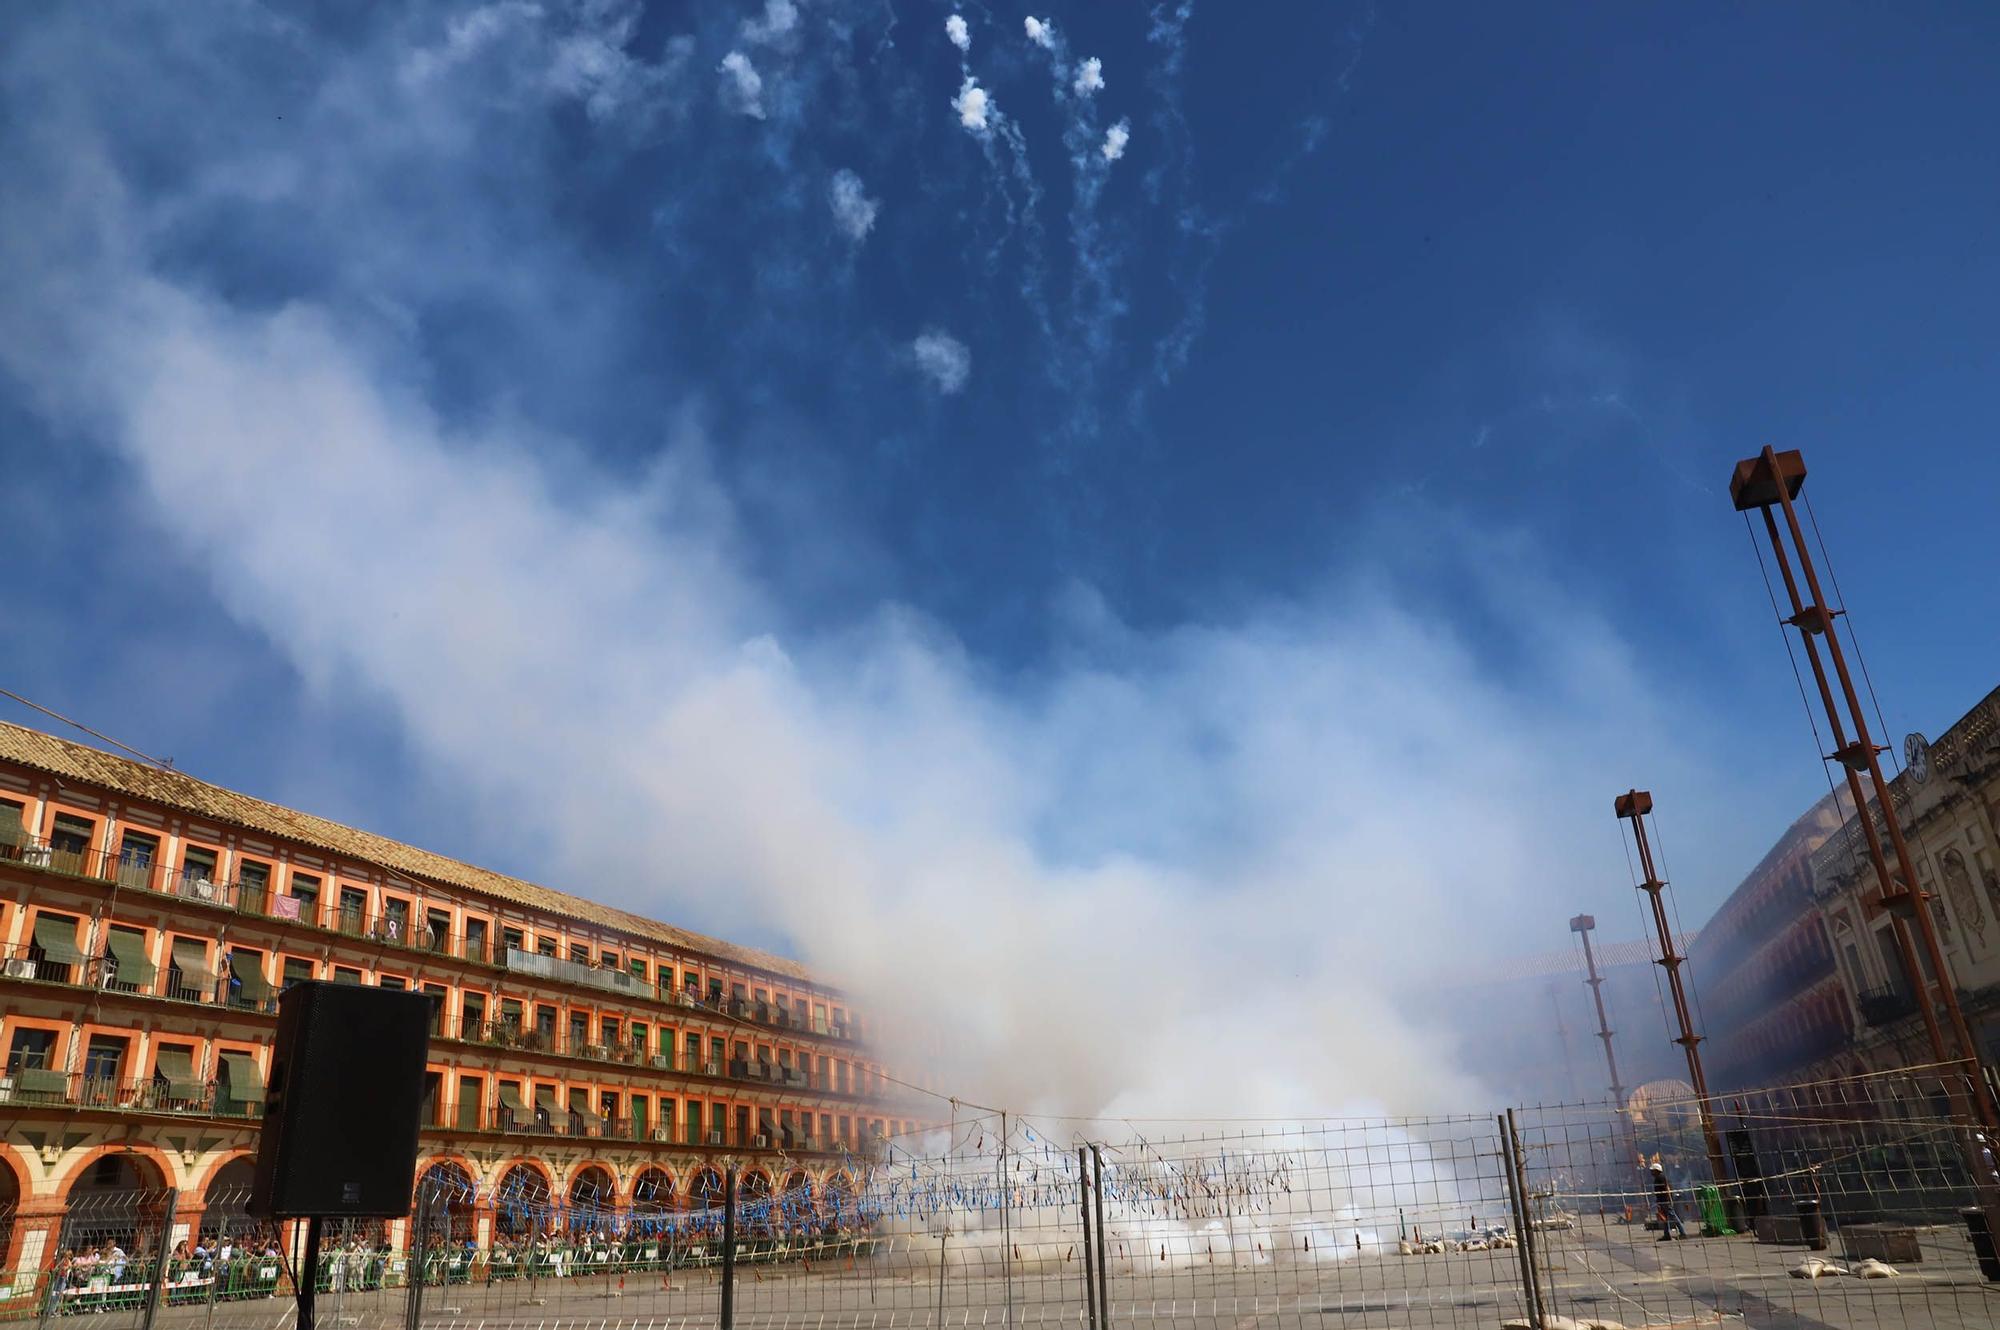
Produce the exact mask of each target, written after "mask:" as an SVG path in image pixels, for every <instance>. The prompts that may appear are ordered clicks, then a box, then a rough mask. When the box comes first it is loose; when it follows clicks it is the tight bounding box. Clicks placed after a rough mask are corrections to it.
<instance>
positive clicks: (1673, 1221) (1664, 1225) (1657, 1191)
mask: <svg viewBox="0 0 2000 1330" xmlns="http://www.w3.org/2000/svg"><path fill="white" fill-rule="evenodd" d="M1652 1168H1653V1204H1654V1206H1655V1207H1656V1208H1657V1209H1658V1211H1659V1216H1660V1241H1661V1242H1672V1241H1673V1240H1674V1233H1675V1232H1676V1231H1678V1232H1679V1233H1680V1235H1681V1237H1682V1238H1686V1237H1687V1235H1688V1231H1687V1225H1686V1224H1683V1223H1682V1222H1681V1217H1680V1215H1679V1213H1678V1212H1676V1211H1675V1209H1674V1188H1673V1184H1671V1183H1669V1182H1668V1181H1667V1170H1666V1169H1664V1168H1661V1167H1660V1161H1659V1160H1657V1159H1655V1160H1654V1161H1653V1165H1652Z"/></svg>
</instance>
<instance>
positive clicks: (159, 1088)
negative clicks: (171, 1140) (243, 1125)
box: [0, 1066, 264, 1119]
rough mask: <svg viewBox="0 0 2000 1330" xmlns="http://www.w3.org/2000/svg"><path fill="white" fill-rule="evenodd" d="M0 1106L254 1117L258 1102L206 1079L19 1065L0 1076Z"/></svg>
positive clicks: (258, 1110) (261, 1106)
mask: <svg viewBox="0 0 2000 1330" xmlns="http://www.w3.org/2000/svg"><path fill="white" fill-rule="evenodd" d="M0 1104H5V1105H7V1106H8V1107H9V1108H12V1109H16V1110H18V1109H24V1108H36V1107H43V1106H47V1107H55V1108H91V1109H103V1110H106V1111H108V1112H118V1113H168V1114H173V1115H175V1116H179V1117H198V1118H252V1119H254V1118H260V1117H262V1116H263V1115H264V1100H263V1096H262V1089H261V1087H259V1091H258V1097H257V1098H255V1099H251V1100H240V1099H232V1098H230V1097H229V1095H228V1092H227V1088H226V1087H225V1086H222V1085H220V1084H218V1083H216V1082H209V1081H169V1080H166V1079H165V1078H163V1077H158V1076H148V1077H143V1078H140V1079H138V1080H127V1079H122V1078H117V1077H100V1076H90V1075H86V1074H85V1073H83V1072H64V1071H55V1070H49V1069H44V1068H41V1067H37V1066H20V1067H16V1068H15V1069H13V1070H11V1071H9V1072H7V1073H6V1074H5V1075H0Z"/></svg>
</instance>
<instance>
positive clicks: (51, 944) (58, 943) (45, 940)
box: [35, 914, 83, 965]
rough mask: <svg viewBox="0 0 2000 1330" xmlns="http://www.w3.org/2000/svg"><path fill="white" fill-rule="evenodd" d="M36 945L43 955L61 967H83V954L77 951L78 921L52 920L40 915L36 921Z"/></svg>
mask: <svg viewBox="0 0 2000 1330" xmlns="http://www.w3.org/2000/svg"><path fill="white" fill-rule="evenodd" d="M35 945H36V946H38V947H40V948H41V949H42V954H43V955H45V956H47V957H48V958H49V959H50V960H52V961H55V962H56V963H57V964H59V965H81V964H82V963H83V953H82V952H80V951H78V950H77V949H76V920H74V919H67V920H65V919H52V918H50V917H49V916H48V915H45V914H44V915H39V916H37V917H36V919H35Z"/></svg>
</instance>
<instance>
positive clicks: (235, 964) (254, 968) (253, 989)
mask: <svg viewBox="0 0 2000 1330" xmlns="http://www.w3.org/2000/svg"><path fill="white" fill-rule="evenodd" d="M229 977H230V978H232V979H234V980H235V981H236V984H237V987H238V988H239V989H240V990H241V991H242V994H243V996H244V997H246V998H249V999H250V1000H251V1001H252V1002H262V1001H264V1000H265V999H266V998H268V997H270V996H271V982H270V980H268V979H266V978H265V977H264V968H263V965H262V963H261V962H260V961H256V960H253V959H252V958H250V957H249V956H247V955H246V956H243V957H242V958H241V960H240V962H239V960H238V957H237V954H236V953H235V952H233V951H232V952H230V953H229Z"/></svg>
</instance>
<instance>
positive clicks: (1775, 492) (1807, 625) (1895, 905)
mask: <svg viewBox="0 0 2000 1330" xmlns="http://www.w3.org/2000/svg"><path fill="white" fill-rule="evenodd" d="M1805 480H1806V464H1805V459H1804V458H1802V457H1801V456H1800V455H1799V453H1798V451H1797V450H1796V449H1793V450H1789V451H1786V452H1777V451H1775V450H1773V449H1771V448H1769V447H1767V448H1765V449H1764V451H1763V452H1761V453H1759V454H1758V455H1757V456H1755V457H1749V458H1745V459H1744V460H1743V461H1741V462H1738V463H1737V464H1736V470H1735V472H1734V473H1733V474H1732V475H1731V476H1730V480H1729V497H1730V500H1731V501H1732V502H1733V503H1734V504H1735V505H1736V509H1737V511H1738V512H1748V511H1750V510H1751V509H1756V510H1757V511H1758V512H1761V513H1762V514H1763V515H1764V533H1765V535H1766V536H1767V537H1768V538H1769V539H1770V542H1771V553H1772V554H1773V555H1774V556H1775V558H1776V560H1777V564H1778V573H1779V575H1780V576H1781V577H1782V579H1783V580H1784V583H1785V594H1786V596H1787V597H1788V598H1789V599H1790V601H1791V606H1792V613H1791V617H1789V618H1787V619H1785V620H1784V622H1785V623H1787V624H1789V625H1791V626H1792V627H1793V628H1796V629H1798V631H1799V639H1800V640H1801V641H1802V642H1803V643H1804V644H1805V650H1806V661H1807V663H1808V664H1810V665H1811V667H1812V676H1813V682H1814V683H1815V684H1817V685H1818V688H1819V697H1820V702H1821V704H1822V705H1823V706H1824V707H1825V709H1826V719H1827V725H1828V726H1829V728H1830V733H1831V735H1832V738H1833V751H1832V752H1831V753H1828V754H1826V755H1825V760H1826V761H1829V762H1838V763H1840V766H1841V769H1842V771H1843V772H1845V774H1846V777H1847V790H1848V794H1849V796H1850V797H1851V798H1852V800H1853V804H1854V812H1855V820H1856V821H1858V822H1859V823H1860V824H1861V834H1862V837H1863V839H1864V840H1865V841H1866V842H1867V845H1868V859H1869V862H1870V864H1872V865H1873V867H1874V870H1875V883H1876V888H1877V890H1878V892H1879V893H1880V898H1881V905H1882V908H1883V909H1884V910H1886V911H1888V913H1889V916H1890V924H1891V927H1892V929H1893V931H1894V933H1895V937H1896V949H1897V952H1898V953H1899V954H1900V957H1901V959H1902V964H1903V970H1904V972H1905V974H1906V975H1907V976H1908V979H1909V982H1910V985H1911V987H1912V988H1914V989H1915V990H1916V992H1915V997H1916V999H1917V1008H1918V1010H1919V1011H1921V1012H1922V1014H1923V1018H1924V1029H1925V1031H1926V1032H1927V1033H1928V1034H1929V1036H1930V1043H1931V1052H1932V1054H1933V1056H1934V1057H1935V1058H1936V1060H1937V1061H1939V1062H1951V1061H1956V1060H1960V1059H1963V1060H1964V1061H1966V1062H1968V1063H1969V1064H1971V1066H1972V1067H1973V1068H1974V1069H1975V1071H1974V1074H1973V1077H1972V1079H1973V1082H1974V1084H1975V1085H1976V1086H1978V1089H1977V1090H1976V1091H1975V1096H1976V1098H1977V1101H1978V1106H1979V1115H1980V1117H1981V1118H1982V1119H1984V1120H1985V1121H1986V1122H1987V1123H1988V1125H1992V1124H1993V1123H1994V1122H1995V1121H1996V1119H1995V1116H1994V1106H1993V1103H1992V1100H1991V1097H1990V1095H1989V1094H1988V1092H1987V1090H1986V1086H1985V1083H1984V1080H1983V1078H1981V1077H1980V1076H1978V1074H1977V1071H1976V1068H1977V1067H1978V1061H1979V1046H1978V1045H1977V1044H1975V1043H1974V1042H1973V1040H1972V1032H1971V1031H1970V1030H1969V1029H1968V1028H1967V1027H1966V1023H1965V1013H1964V1011H1963V1010H1961V1009H1960V1007H1959V1005H1958V992H1957V990H1956V988H1955V987H1954V986H1953V984H1952V979H1951V967H1950V962H1949V961H1948V960H1947V959H1946V957H1945V954H1944V948H1943V947H1942V946H1941V945H1940V944H1939V942H1938V935H1937V924H1936V922H1935V921H1934V920H1933V919H1932V918H1931V912H1930V910H1928V909H1926V908H1923V905H1924V900H1925V898H1926V896H1927V893H1923V892H1919V891H1917V890H1916V885H1915V884H1916V880H1917V875H1916V871H1915V869H1914V868H1912V867H1911V863H1910V847H1909V844H1908V843H1907V842H1906V841H1905V840H1904V838H1903V825H1902V819H1901V818H1900V817H1899V816H1898V815H1897V813H1896V804H1895V801H1894V799H1892V798H1891V797H1890V793H1889V782H1888V781H1887V780H1885V779H1883V776H1882V763H1881V761H1880V754H1881V753H1882V752H1883V751H1884V750H1883V749H1882V747H1881V745H1879V744H1877V743H1875V742H1874V741H1873V740H1872V739H1871V738H1870V736H1869V733H1868V718H1867V716H1866V714H1865V713H1864V712H1863V711H1862V708H1861V697H1860V695H1859V694H1858V693H1857V692H1856V691H1855V688H1854V677H1853V675H1852V674H1850V673H1849V671H1848V668H1847V656H1846V652H1845V651H1844V650H1843V649H1842V647H1841V645H1840V634H1839V633H1837V632H1835V631H1834V622H1833V621H1834V620H1835V619H1836V618H1838V617H1839V616H1840V615H1842V614H1844V613H1846V611H1845V610H1843V609H1840V608H1838V607H1835V606H1832V605H1829V604H1828V603H1827V599H1826V595H1825V593H1824V592H1823V591H1822V590H1821V589H1820V581H1819V573H1818V571H1817V570H1816V569H1815V568H1814V567H1813V562H1812V554H1811V552H1810V551H1809V550H1808V549H1807V547H1806V540H1805V532H1804V530H1803V529H1802V528H1801V527H1800V526H1799V515H1798V511H1797V509H1796V508H1795V507H1794V504H1793V500H1795V499H1797V498H1798V495H1799V490H1800V489H1801V488H1803V487H1804V485H1805ZM1780 513H1782V514H1783V516H1784V523H1783V526H1782V529H1781V528H1780V525H1779V521H1778V515H1779V514H1780ZM1794 562H1796V564H1797V566H1798V571H1797V573H1796V574H1795V573H1794V572H1793V564H1794ZM1801 583H1803V587H1802V586H1801ZM1822 645H1824V659H1822V652H1821V648H1822ZM1828 661H1831V662H1832V664H1833V676H1834V679H1837V680H1838V681H1839V684H1840V697H1839V699H1838V700H1836V699H1835V696H1834V688H1833V683H1832V682H1831V681H1830V680H1829V679H1828V678H1827V670H1826V664H1827V662H1828ZM1850 729H1851V730H1852V732H1853V735H1854V737H1853V738H1852V739H1851V740H1850V739H1849V738H1848V737H1847V735H1848V732H1849V730H1850ZM1864 775H1865V776H1866V777H1867V781H1866V784H1865V785H1864V783H1863V780H1862V777H1863V776H1864ZM1871 798H1872V799H1873V801H1874V802H1875V803H1876V804H1877V805H1878V806H1879V807H1880V809H1881V813H1882V820H1881V827H1879V828H1878V826H1877V825H1876V820H1875V817H1874V815H1873V814H1872V813H1871V812H1870V811H1869V803H1870V800H1871ZM1883 828H1886V829H1887V831H1888V848H1887V849H1886V850H1885V849H1884V847H1883V843H1882V842H1883V838H1882V829H1883ZM1891 855H1893V856H1894V858H1895V863H1894V865H1893V867H1892V866H1891V864H1890V856H1891ZM1913 934H1914V938H1913V936H1912V935H1913ZM1915 939H1921V940H1922V946H1923V959H1924V960H1925V961H1927V962H1928V963H1929V966H1928V971H1927V970H1926V968H1925V967H1924V966H1923V965H1920V964H1918V956H1917V942H1916V940H1915ZM1939 1008H1942V1009H1943V1011H1944V1016H1945V1024H1946V1025H1948V1026H1949V1027H1950V1030H1951V1039H1950V1040H1949V1041H1947V1040H1946V1038H1945V1031H1944V1028H1943V1026H1941V1025H1940V1023H1939V1021H1938V1010H1939Z"/></svg>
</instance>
